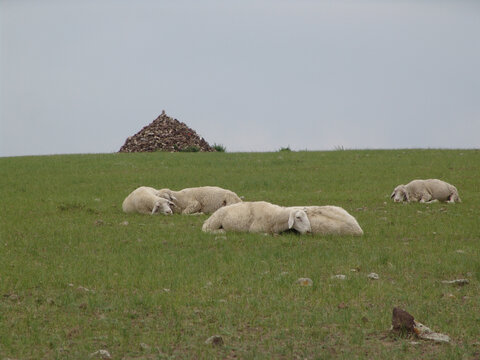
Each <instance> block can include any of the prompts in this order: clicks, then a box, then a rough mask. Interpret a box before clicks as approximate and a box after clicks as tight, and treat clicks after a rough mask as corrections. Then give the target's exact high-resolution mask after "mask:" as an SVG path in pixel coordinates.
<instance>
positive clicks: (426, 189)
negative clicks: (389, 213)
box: [390, 179, 462, 203]
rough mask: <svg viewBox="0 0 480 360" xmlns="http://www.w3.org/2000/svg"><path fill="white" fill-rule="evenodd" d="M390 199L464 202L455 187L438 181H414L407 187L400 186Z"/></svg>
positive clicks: (400, 200) (397, 200)
mask: <svg viewBox="0 0 480 360" xmlns="http://www.w3.org/2000/svg"><path fill="white" fill-rule="evenodd" d="M390 198H392V199H393V200H394V201H395V202H402V201H406V202H414V201H419V202H421V203H426V202H435V201H446V202H449V203H454V202H462V200H461V199H460V197H459V196H458V191H457V188H456V187H455V186H453V185H451V184H449V183H446V182H445V181H442V180H438V179H427V180H413V181H410V182H409V183H408V184H407V185H398V186H397V187H396V188H395V189H394V190H393V192H392V195H390Z"/></svg>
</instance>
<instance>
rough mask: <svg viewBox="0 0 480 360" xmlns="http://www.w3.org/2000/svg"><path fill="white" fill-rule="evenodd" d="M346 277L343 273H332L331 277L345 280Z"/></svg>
mask: <svg viewBox="0 0 480 360" xmlns="http://www.w3.org/2000/svg"><path fill="white" fill-rule="evenodd" d="M346 278H347V277H346V276H345V275H343V274H338V275H333V276H332V279H338V280H345V279H346Z"/></svg>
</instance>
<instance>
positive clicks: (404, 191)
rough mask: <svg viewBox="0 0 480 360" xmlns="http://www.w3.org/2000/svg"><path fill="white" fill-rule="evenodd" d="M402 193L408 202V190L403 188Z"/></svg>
mask: <svg viewBox="0 0 480 360" xmlns="http://www.w3.org/2000/svg"><path fill="white" fill-rule="evenodd" d="M403 194H404V195H405V199H407V202H410V197H409V196H408V191H407V190H403Z"/></svg>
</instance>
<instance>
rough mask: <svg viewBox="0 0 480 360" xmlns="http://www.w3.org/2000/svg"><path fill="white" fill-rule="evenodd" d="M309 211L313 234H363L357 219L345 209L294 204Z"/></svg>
mask: <svg viewBox="0 0 480 360" xmlns="http://www.w3.org/2000/svg"><path fill="white" fill-rule="evenodd" d="M292 208H293V209H302V210H304V211H305V212H306V213H307V216H308V220H309V221H310V226H311V228H312V230H311V232H312V234H322V235H363V230H362V228H361V227H360V225H358V222H357V220H356V219H355V218H354V217H353V216H352V215H350V214H349V213H348V212H347V211H346V210H345V209H343V208H341V207H338V206H331V205H326V206H294V207H292Z"/></svg>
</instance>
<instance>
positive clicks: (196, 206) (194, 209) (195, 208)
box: [182, 200, 202, 215]
mask: <svg viewBox="0 0 480 360" xmlns="http://www.w3.org/2000/svg"><path fill="white" fill-rule="evenodd" d="M201 209H202V204H200V203H199V202H198V201H196V200H195V201H194V202H192V203H190V204H188V206H187V207H186V208H185V209H184V210H183V211H182V214H186V215H188V214H194V213H198V212H200V210H201Z"/></svg>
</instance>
